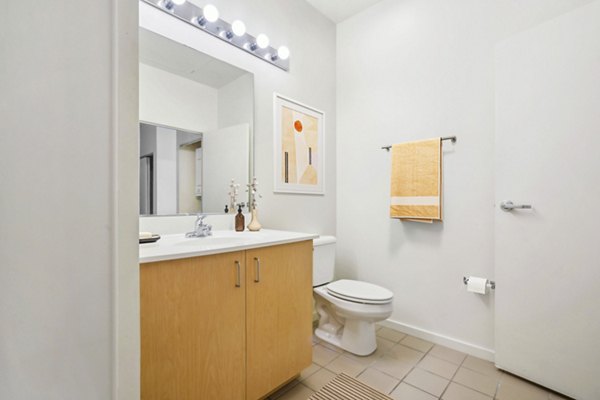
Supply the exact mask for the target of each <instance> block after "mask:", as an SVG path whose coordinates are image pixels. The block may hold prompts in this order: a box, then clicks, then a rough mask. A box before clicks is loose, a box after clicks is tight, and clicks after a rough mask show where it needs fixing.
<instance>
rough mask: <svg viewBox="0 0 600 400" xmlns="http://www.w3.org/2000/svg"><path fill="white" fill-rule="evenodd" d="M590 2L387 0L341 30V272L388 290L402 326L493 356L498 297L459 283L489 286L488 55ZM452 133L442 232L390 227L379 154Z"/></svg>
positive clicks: (385, 166)
mask: <svg viewBox="0 0 600 400" xmlns="http://www.w3.org/2000/svg"><path fill="white" fill-rule="evenodd" d="M587 2H589V1H585V0H581V1H575V0H572V1H567V0H552V1H549V0H543V1H542V0H530V1H521V2H516V1H512V0H501V1H498V0H455V1H447V0H405V1H393V0H384V1H382V2H380V3H378V4H376V5H374V6H372V7H370V8H369V9H367V10H365V11H364V12H362V13H360V14H359V15H356V16H355V17H353V18H350V19H348V20H346V21H344V22H343V23H341V24H339V25H338V29H337V58H338V60H337V73H338V75H337V100H338V108H337V110H338V131H339V132H340V133H339V136H338V141H337V142H338V145H337V157H338V165H337V182H338V202H337V236H338V272H339V275H340V276H344V277H354V278H359V279H364V280H367V281H372V282H375V283H377V284H381V285H382V286H385V287H388V288H390V289H392V290H393V291H394V293H395V300H394V313H393V315H392V317H391V320H392V322H393V323H395V324H396V325H397V326H403V327H404V328H405V329H408V330H409V331H411V332H413V333H414V334H418V335H421V336H423V337H427V338H430V339H434V340H437V341H439V342H443V343H445V344H447V345H451V346H453V347H455V348H460V349H462V350H465V351H470V352H471V353H473V354H477V355H480V356H483V357H488V358H491V357H492V356H493V350H492V349H493V346H494V335H493V322H494V315H493V310H494V304H493V294H492V295H490V296H487V297H480V296H477V295H473V294H470V293H467V292H466V290H465V288H464V285H463V282H462V277H463V276H464V275H467V276H468V275H476V276H483V277H488V278H490V279H492V278H493V277H494V267H493V255H494V254H493V207H494V197H493V195H494V171H493V142H494V69H493V63H494V58H493V51H494V46H495V43H496V42H498V41H499V40H500V39H501V38H503V37H506V36H507V35H509V34H511V33H514V32H517V31H519V30H522V29H525V28H528V27H530V26H533V25H535V24H538V23H540V22H542V21H543V20H545V19H548V18H551V17H553V16H556V15H559V14H561V13H564V12H566V11H568V10H569V9H572V8H574V7H576V6H579V5H582V4H584V3H587ZM448 135H456V136H457V137H458V142H457V143H456V145H452V144H449V143H445V144H444V222H443V224H433V225H426V224H418V223H411V222H400V221H398V220H391V219H390V218H389V217H388V208H389V169H390V155H389V154H388V153H386V152H385V151H382V150H380V147H381V146H384V145H389V144H393V143H398V142H403V141H408V140H413V139H420V138H429V137H435V136H448ZM366 249H368V251H367V250H366Z"/></svg>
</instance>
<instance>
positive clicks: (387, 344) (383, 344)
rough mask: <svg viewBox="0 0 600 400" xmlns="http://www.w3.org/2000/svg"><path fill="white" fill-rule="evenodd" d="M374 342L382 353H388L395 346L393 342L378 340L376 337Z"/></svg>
mask: <svg viewBox="0 0 600 400" xmlns="http://www.w3.org/2000/svg"><path fill="white" fill-rule="evenodd" d="M376 340H377V348H378V349H381V350H383V351H388V350H389V349H391V348H392V347H394V345H395V344H396V343H395V342H392V341H391V340H387V339H384V338H380V337H377V338H376Z"/></svg>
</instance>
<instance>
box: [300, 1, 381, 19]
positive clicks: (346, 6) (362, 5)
mask: <svg viewBox="0 0 600 400" xmlns="http://www.w3.org/2000/svg"><path fill="white" fill-rule="evenodd" d="M306 1H307V2H308V3H309V4H311V5H312V6H313V7H314V8H316V9H317V10H319V11H320V12H321V14H323V15H325V16H326V17H327V18H329V19H330V20H332V21H333V22H335V23H336V24H337V23H338V22H342V21H343V20H345V19H347V18H350V17H351V16H353V15H355V14H358V13H359V12H361V11H362V10H364V9H366V8H369V7H371V6H372V5H373V4H375V3H379V1H381V0H306Z"/></svg>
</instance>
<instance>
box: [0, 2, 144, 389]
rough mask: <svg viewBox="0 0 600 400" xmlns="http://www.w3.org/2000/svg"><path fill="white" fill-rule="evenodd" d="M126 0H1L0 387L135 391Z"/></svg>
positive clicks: (129, 17)
mask: <svg viewBox="0 0 600 400" xmlns="http://www.w3.org/2000/svg"><path fill="white" fill-rule="evenodd" d="M136 6H137V5H136V4H135V3H132V2H123V1H107V2H81V1H74V0H70V1H65V2H62V3H61V5H60V6H58V7H57V4H56V3H54V2H39V3H36V4H35V7H32V4H31V3H27V2H5V3H4V4H3V5H2V12H1V13H0V25H1V26H2V34H1V40H0V42H1V45H0V59H1V60H2V62H1V63H0V92H1V93H2V96H1V100H0V120H1V121H2V135H0V170H1V171H2V173H0V187H1V188H2V189H1V191H2V194H1V196H0V221H1V222H0V321H1V322H0V326H1V328H0V331H1V333H0V398H2V399H11V400H21V399H23V400H29V399H49V400H52V399H60V400H62V399H90V400H91V399H98V400H106V399H111V398H117V394H119V395H120V396H121V397H120V398H132V399H133V398H139V390H138V385H139V379H138V374H139V368H138V365H139V357H138V354H139V352H138V348H137V347H136V346H135V338H137V336H138V335H137V333H138V329H137V325H138V324H137V321H136V320H135V317H136V312H135V310H136V308H137V304H138V300H137V298H138V293H137V270H138V267H137V260H136V259H137V238H136V233H135V232H136V230H137V216H136V214H137V205H136V203H137V173H136V172H135V171H136V168H137V95H136V96H135V97H134V96H132V95H131V94H132V93H134V94H137V60H136V58H137V57H136V48H137V29H135V21H136V20H137V7H136ZM131 28H134V29H131ZM132 60H134V62H131V61H132ZM32 138H33V139H32ZM117 293H119V296H117ZM132 339H133V341H132ZM132 343H133V346H131V344H132Z"/></svg>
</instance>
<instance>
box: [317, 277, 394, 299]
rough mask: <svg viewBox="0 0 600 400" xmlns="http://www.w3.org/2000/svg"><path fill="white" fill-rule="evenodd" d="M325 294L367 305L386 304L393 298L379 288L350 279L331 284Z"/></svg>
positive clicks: (383, 289)
mask: <svg viewBox="0 0 600 400" xmlns="http://www.w3.org/2000/svg"><path fill="white" fill-rule="evenodd" d="M327 292H329V294H330V295H332V296H335V297H339V298H341V299H344V300H349V301H354V302H359V303H368V304H386V303H389V302H391V301H392V298H393V297H394V293H392V292H391V291H389V290H387V289H385V288H382V287H381V286H377V285H373V284H372V283H367V282H361V281H353V280H350V279H341V280H339V281H335V282H331V283H330V284H329V285H327Z"/></svg>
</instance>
